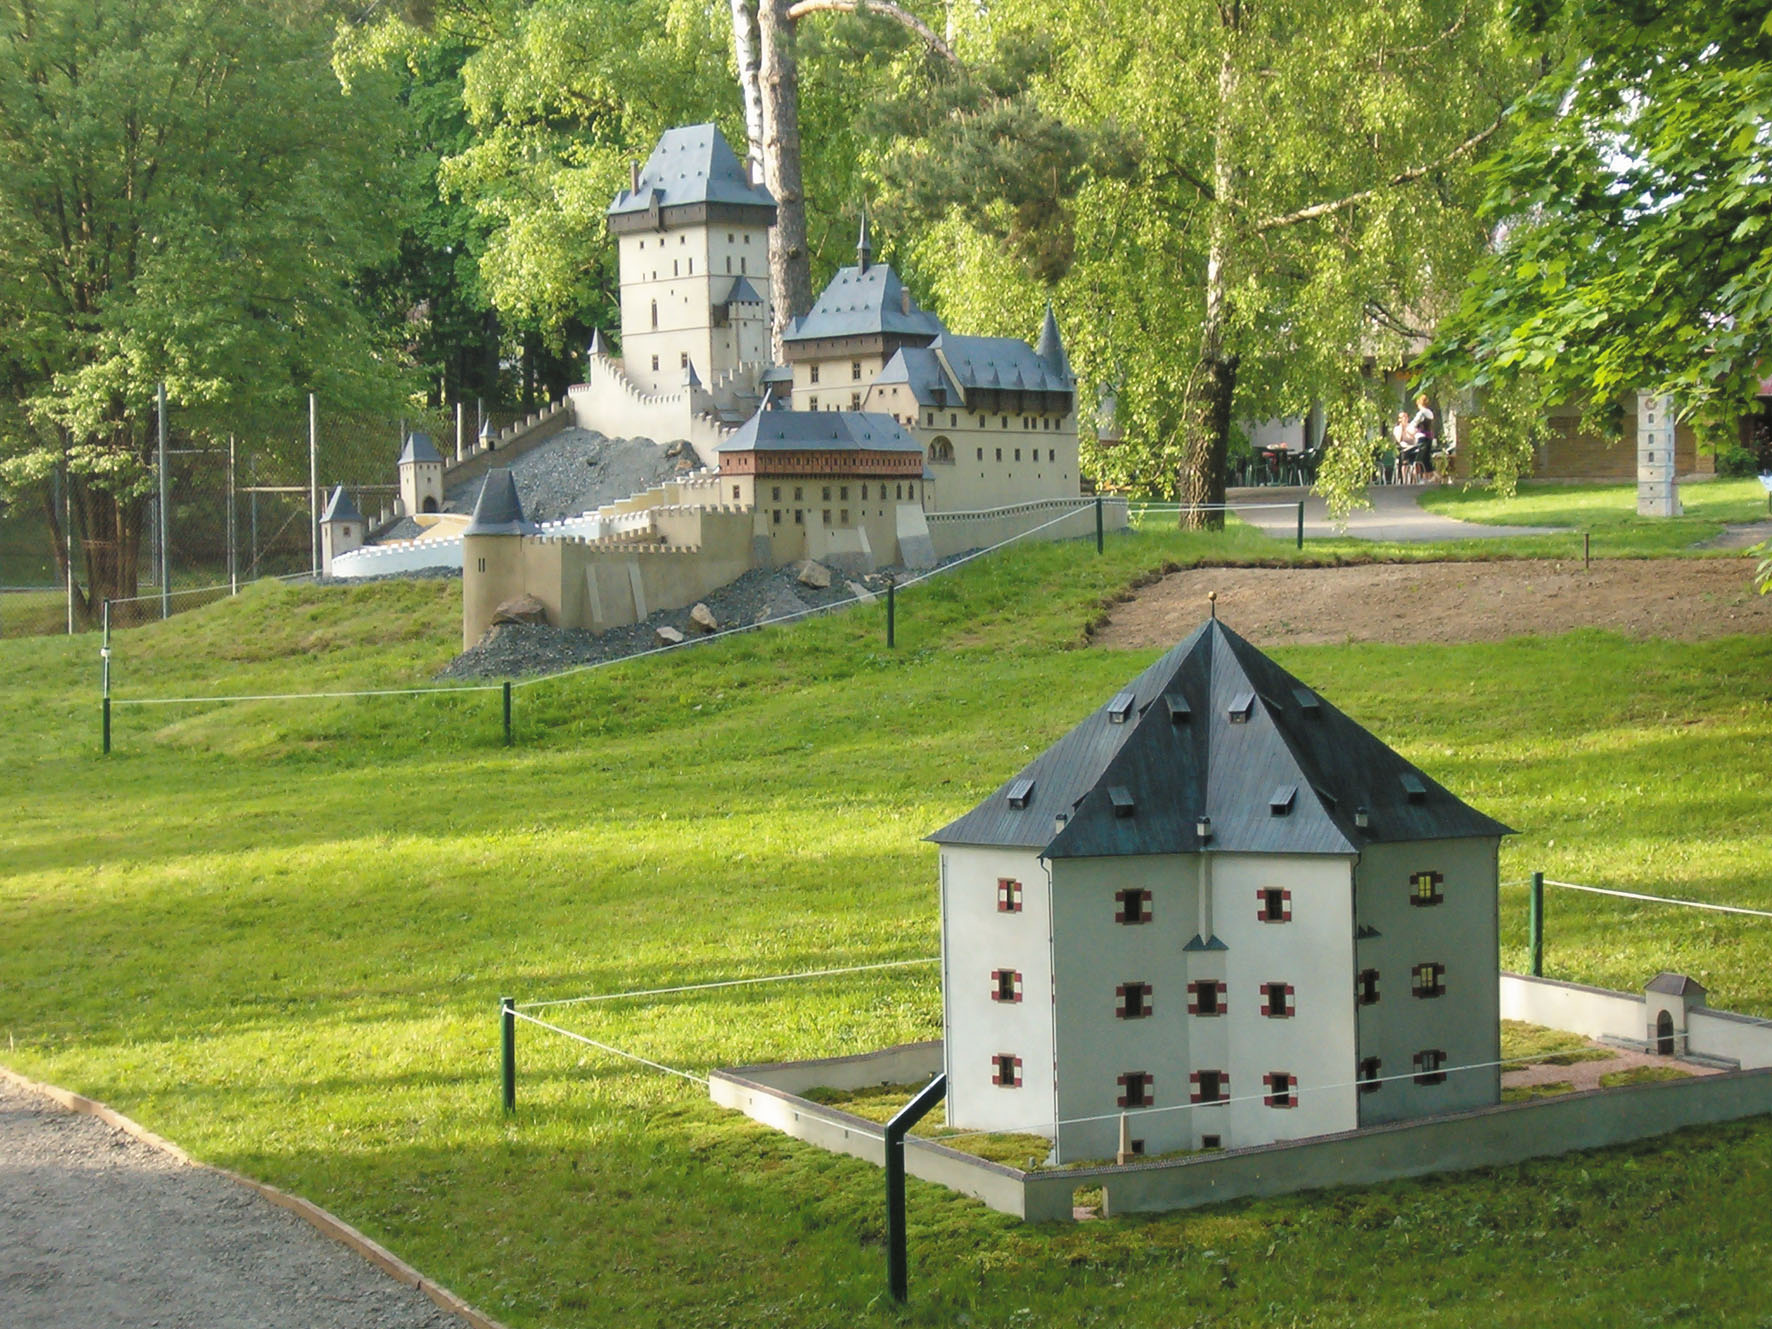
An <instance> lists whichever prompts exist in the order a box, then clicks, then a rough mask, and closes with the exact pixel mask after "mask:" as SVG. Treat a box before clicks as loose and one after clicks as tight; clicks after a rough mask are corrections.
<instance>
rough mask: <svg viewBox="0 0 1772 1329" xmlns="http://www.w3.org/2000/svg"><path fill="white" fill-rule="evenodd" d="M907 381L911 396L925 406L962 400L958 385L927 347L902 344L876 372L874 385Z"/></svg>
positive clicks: (887, 384)
mask: <svg viewBox="0 0 1772 1329" xmlns="http://www.w3.org/2000/svg"><path fill="white" fill-rule="evenodd" d="M894 383H904V384H907V385H908V386H909V387H910V390H911V396H912V397H913V398H914V399H915V400H916V401H917V402H918V403H919V404H921V405H924V406H948V405H954V404H958V403H959V402H960V401H961V400H963V397H962V394H961V392H960V389H959V387H958V386H957V385H956V384H955V383H954V381H953V380H952V379H951V378H949V377H948V371H947V370H946V369H944V368H942V364H941V361H940V360H938V359H936V357H935V352H934V351H932V350H930V349H929V348H928V347H926V346H902V347H900V348H899V349H898V350H897V351H895V352H893V355H892V358H891V359H890V360H888V361H887V362H886V367H885V368H884V369H882V370H881V371H880V372H879V373H878V374H876V375H874V384H875V386H876V387H877V386H880V385H882V384H884V385H886V386H888V387H890V386H891V385H892V384H894Z"/></svg>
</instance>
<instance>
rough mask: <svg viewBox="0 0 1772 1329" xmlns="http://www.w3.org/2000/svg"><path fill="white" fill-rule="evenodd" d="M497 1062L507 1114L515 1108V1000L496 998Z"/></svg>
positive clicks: (512, 998)
mask: <svg viewBox="0 0 1772 1329" xmlns="http://www.w3.org/2000/svg"><path fill="white" fill-rule="evenodd" d="M498 1031H499V1053H500V1056H499V1063H500V1067H501V1070H502V1075H501V1079H502V1080H503V1082H504V1084H503V1088H504V1105H505V1112H506V1113H507V1114H509V1113H512V1112H515V1111H516V1110H517V1000H516V998H515V997H500V998H499V999H498Z"/></svg>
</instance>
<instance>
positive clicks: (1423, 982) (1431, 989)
mask: <svg viewBox="0 0 1772 1329" xmlns="http://www.w3.org/2000/svg"><path fill="white" fill-rule="evenodd" d="M1409 991H1410V992H1412V993H1413V994H1414V995H1416V996H1417V997H1443V996H1445V995H1446V966H1445V965H1443V964H1436V963H1432V962H1429V963H1426V964H1418V965H1416V966H1415V967H1414V968H1412V969H1411V970H1410V971H1409Z"/></svg>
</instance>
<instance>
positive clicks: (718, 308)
mask: <svg viewBox="0 0 1772 1329" xmlns="http://www.w3.org/2000/svg"><path fill="white" fill-rule="evenodd" d="M608 220H609V232H610V234H611V235H613V236H614V237H615V239H616V242H617V244H618V246H619V257H620V263H621V348H622V366H623V368H624V369H625V370H626V372H627V376H628V377H629V378H630V379H631V380H633V382H634V383H635V384H636V385H637V386H639V387H640V388H641V390H642V391H645V392H648V393H656V392H671V391H676V390H678V389H680V388H681V387H682V386H683V384H684V383H685V381H686V380H687V378H688V371H689V370H690V369H693V370H694V371H695V373H696V376H697V377H698V378H700V379H701V380H702V381H704V382H706V383H709V384H710V385H712V384H715V383H716V382H717V381H718V380H719V379H720V377H721V376H723V375H726V374H729V373H731V372H732V371H733V370H736V369H737V368H739V367H740V366H741V365H763V364H766V363H767V362H768V360H769V297H770V291H769V228H770V227H771V226H772V225H774V224H775V200H774V199H773V198H772V197H770V194H769V191H768V190H766V189H764V188H763V187H762V186H760V185H753V184H751V183H750V181H749V180H748V179H747V178H746V175H745V169H744V167H743V166H742V165H741V164H740V163H739V160H738V158H737V157H735V156H734V155H733V152H732V149H731V148H730V147H729V146H727V143H726V140H725V139H724V138H723V137H722V136H721V134H720V131H719V130H718V129H717V128H715V127H714V126H713V125H711V124H709V125H690V126H688V127H686V128H681V129H670V130H666V131H665V134H664V136H663V137H662V138H660V139H659V141H658V146H657V147H655V148H654V149H653V150H652V155H651V156H650V157H649V158H647V159H646V166H645V168H644V169H639V168H636V170H635V172H634V178H633V182H632V187H631V188H628V189H624V190H622V191H621V193H619V194H617V195H616V197H615V202H614V203H612V204H610V205H609V212H608Z"/></svg>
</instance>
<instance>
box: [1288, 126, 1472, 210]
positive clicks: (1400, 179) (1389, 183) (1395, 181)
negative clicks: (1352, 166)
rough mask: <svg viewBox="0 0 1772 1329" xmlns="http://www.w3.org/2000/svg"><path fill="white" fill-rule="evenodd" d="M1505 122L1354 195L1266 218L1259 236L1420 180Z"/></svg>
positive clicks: (1464, 152) (1463, 153)
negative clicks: (1429, 160) (1431, 159)
mask: <svg viewBox="0 0 1772 1329" xmlns="http://www.w3.org/2000/svg"><path fill="white" fill-rule="evenodd" d="M1502 121H1503V117H1502V116H1497V117H1496V119H1495V122H1494V123H1493V124H1491V125H1490V126H1489V127H1488V128H1487V129H1480V130H1478V131H1477V132H1476V133H1474V134H1472V135H1471V136H1470V137H1469V138H1467V139H1465V141H1464V142H1462V143H1460V144H1459V145H1458V146H1457V147H1455V148H1453V149H1452V150H1451V151H1450V152H1447V153H1445V154H1443V155H1442V156H1439V157H1436V158H1435V159H1434V160H1433V161H1431V162H1423V163H1422V164H1421V165H1420V166H1411V167H1410V168H1409V169H1408V170H1406V171H1399V172H1397V174H1395V175H1393V176H1392V177H1391V178H1390V179H1388V180H1385V181H1382V182H1381V183H1379V184H1376V185H1373V186H1372V187H1371V188H1370V189H1360V190H1356V191H1355V192H1354V193H1352V194H1348V195H1345V196H1344V197H1342V198H1338V199H1332V200H1330V201H1329V202H1327V203H1313V204H1311V205H1310V206H1309V207H1308V208H1300V209H1298V211H1296V212H1286V213H1282V214H1280V215H1279V216H1277V217H1266V218H1263V219H1262V220H1261V221H1259V222H1257V223H1256V224H1255V232H1256V234H1257V235H1261V234H1264V233H1266V232H1268V231H1277V230H1279V229H1280V228H1281V227H1283V226H1296V225H1298V224H1299V223H1300V222H1307V221H1315V220H1316V219H1317V218H1318V217H1328V216H1330V215H1332V214H1334V213H1337V212H1341V211H1343V210H1344V209H1347V208H1351V207H1353V206H1354V205H1355V204H1357V203H1364V202H1365V201H1366V200H1367V199H1369V198H1371V197H1372V196H1373V195H1375V194H1380V193H1383V192H1384V191H1385V190H1387V189H1395V188H1396V187H1397V186H1398V185H1406V184H1410V183H1412V182H1414V181H1416V180H1419V179H1421V177H1422V176H1424V175H1427V174H1429V173H1430V172H1433V171H1437V170H1439V169H1440V168H1441V167H1442V166H1445V165H1446V164H1448V163H1449V162H1452V161H1456V160H1457V159H1458V158H1459V157H1462V156H1464V155H1465V154H1466V153H1468V152H1471V151H1473V150H1475V149H1476V148H1478V147H1480V146H1481V145H1482V144H1483V143H1484V142H1486V141H1487V140H1488V139H1489V138H1490V137H1491V136H1492V135H1493V134H1494V133H1495V131H1496V130H1498V129H1500V128H1501V126H1502Z"/></svg>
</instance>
